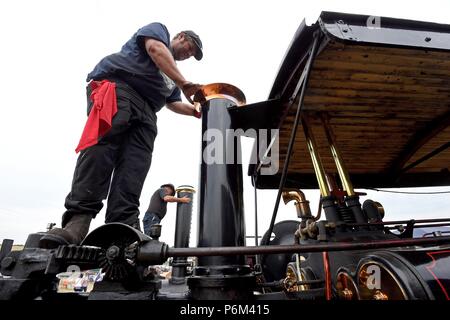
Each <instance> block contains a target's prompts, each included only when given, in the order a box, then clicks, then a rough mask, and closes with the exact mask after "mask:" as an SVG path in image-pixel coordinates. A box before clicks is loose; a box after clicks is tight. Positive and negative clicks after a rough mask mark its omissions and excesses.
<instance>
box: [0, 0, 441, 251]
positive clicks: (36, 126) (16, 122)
mask: <svg viewBox="0 0 450 320" xmlns="http://www.w3.org/2000/svg"><path fill="white" fill-rule="evenodd" d="M321 11H338V12H346V13H356V14H368V15H376V16H387V17H395V18H406V19H414V20H422V21H432V22H438V23H446V24H450V18H449V16H448V13H449V12H450V2H448V1H444V0H443V1H432V0H428V1H420V2H418V3H412V2H405V1H398V2H395V1H392V0H391V1H379V0H378V1H319V0H315V1H308V2H307V1H298V0H297V1H257V2H255V1H242V0H241V1H235V0H231V1H230V0H228V1H221V2H219V1H194V0H190V1H174V0H172V1H137V0H129V1H126V2H124V1H116V0H108V1H106V0H95V1H94V0H90V1H80V0H78V1H70V0H67V1H56V0H55V1H50V0H40V1H31V0H28V1H24V0H18V1H17V0H16V1H1V2H0V40H1V50H0V72H1V76H0V88H1V89H0V90H1V91H0V92H1V103H0V108H1V109H0V110H1V120H2V121H1V122H2V124H1V125H0V150H1V157H0V240H1V239H3V238H11V239H14V240H15V242H16V243H24V242H25V240H26V237H27V236H28V234H29V233H32V232H36V231H42V230H45V227H46V225H47V223H48V222H56V223H57V224H58V225H60V222H61V215H62V213H63V212H64V199H65V196H66V195H67V193H68V192H69V190H70V185H71V180H72V174H73V170H74V167H75V162H76V159H77V155H76V154H75V152H74V149H75V147H76V145H77V143H78V140H79V138H80V134H81V131H82V129H83V127H84V123H85V121H86V114H85V110H86V96H85V78H86V74H87V73H88V72H90V71H91V70H92V68H93V67H94V66H95V64H96V63H97V62H98V61H99V60H100V59H101V58H103V57H104V56H106V55H108V54H111V53H113V52H116V51H118V50H120V47H121V46H122V45H123V44H124V43H125V42H126V41H127V40H128V39H129V38H130V37H131V36H132V34H133V33H134V32H135V31H136V30H137V29H138V28H140V27H142V26H144V25H146V24H148V23H150V22H154V21H159V22H162V23H164V24H165V25H166V26H167V28H168V29H169V32H170V33H171V35H172V36H173V35H175V34H176V33H177V32H179V31H181V30H183V29H191V30H194V31H195V32H197V33H198V34H199V35H200V37H201V39H202V41H203V44H204V58H203V60H202V61H200V62H197V61H195V60H194V59H189V60H188V61H184V62H180V63H179V64H178V66H179V68H180V69H181V71H182V73H183V74H184V75H185V77H186V78H187V79H188V80H190V81H193V82H198V83H202V84H207V83H211V82H227V83H230V84H233V85H235V86H237V87H239V88H240V89H241V90H242V91H243V92H244V93H245V95H246V97H247V102H248V103H253V102H258V101H262V100H265V99H266V98H267V96H268V94H269V91H270V88H271V86H272V82H273V80H274V77H275V75H276V72H277V71H278V67H279V65H280V62H281V60H282V58H283V56H284V53H285V51H286V49H287V47H288V45H289V43H290V41H291V39H292V37H293V35H294V33H295V31H296V30H297V27H298V26H299V24H300V23H301V21H302V19H304V18H306V22H307V24H308V25H310V24H312V23H314V22H315V21H316V20H317V17H318V16H319V14H320V12H321ZM200 126H201V122H200V121H199V120H197V119H194V118H192V117H183V116H180V115H177V114H174V113H172V112H170V111H168V110H165V109H163V110H162V111H161V112H159V113H158V131H159V133H158V137H157V139H156V143H155V150H154V154H153V162H152V166H151V169H150V172H149V174H148V176H147V180H146V183H145V186H144V189H143V192H142V196H141V207H140V209H141V217H142V216H143V214H144V212H145V210H146V209H147V206H148V204H149V199H150V196H151V195H152V193H153V192H154V190H155V189H156V188H158V187H159V186H160V185H161V184H163V183H167V182H172V183H174V184H175V185H181V184H190V185H193V186H195V188H198V168H199V156H200ZM244 148H245V150H244V152H243V160H244V162H248V159H249V149H250V148H251V141H248V140H247V141H244ZM246 172H247V165H246V164H245V165H244V180H245V181H244V189H245V210H246V224H247V234H248V235H252V234H254V233H253V232H254V231H253V230H254V220H253V216H254V211H253V210H254V209H253V201H254V199H253V190H252V187H251V183H250V179H249V178H248V177H247V176H246ZM443 189H445V188H441V189H439V188H435V189H432V190H443ZM307 196H308V198H309V200H310V201H311V209H312V211H313V212H316V210H317V200H318V197H319V193H318V191H308V192H307ZM258 197H259V212H260V217H259V232H260V234H261V233H263V232H264V231H265V230H267V228H268V225H269V222H270V217H271V215H272V210H273V206H274V202H275V197H276V191H259V193H258ZM367 198H371V199H374V200H377V201H380V202H381V203H382V204H383V205H384V206H385V210H386V212H387V213H386V217H387V218H388V219H389V220H393V219H404V218H416V219H417V218H425V217H448V216H450V213H449V212H448V210H449V209H448V208H449V207H450V200H449V197H448V195H427V196H415V197H413V198H414V201H411V198H412V197H411V196H407V195H396V196H395V197H392V196H390V195H388V194H382V193H376V192H375V193H374V192H369V196H367V197H364V198H363V199H362V201H364V200H365V199H367ZM194 201H195V204H196V202H197V199H195V200H194ZM105 206H106V205H105ZM175 211H176V205H175V204H169V206H168V214H167V216H166V218H165V219H164V220H163V223H162V224H163V229H162V237H161V240H162V241H165V242H166V243H168V244H169V245H173V240H174V239H173V238H174V226H175ZM196 213H197V207H196V206H195V205H194V215H193V223H192V231H191V246H195V245H196V222H197V221H196ZM286 219H296V213H295V210H294V207H293V205H290V206H289V207H287V206H284V204H280V213H279V215H278V219H277V221H280V220H286ZM103 220H104V209H103V210H102V212H101V213H100V214H99V215H98V216H97V218H96V219H95V220H94V222H93V224H92V225H91V231H92V230H93V229H94V228H95V227H98V226H100V225H101V224H102V223H103ZM248 244H249V245H253V244H254V241H253V240H248Z"/></svg>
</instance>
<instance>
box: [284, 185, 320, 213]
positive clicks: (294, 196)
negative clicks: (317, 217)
mask: <svg viewBox="0 0 450 320" xmlns="http://www.w3.org/2000/svg"><path fill="white" fill-rule="evenodd" d="M282 197H283V201H284V204H288V203H289V202H291V201H292V200H294V201H295V208H296V209H297V216H298V217H299V218H313V216H312V215H311V209H310V207H309V201H308V200H306V197H305V194H304V193H303V192H302V191H301V190H299V189H287V190H286V191H283V193H282Z"/></svg>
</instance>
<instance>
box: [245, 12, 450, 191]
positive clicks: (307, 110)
mask: <svg viewBox="0 0 450 320" xmlns="http://www.w3.org/2000/svg"><path fill="white" fill-rule="evenodd" d="M368 19H370V17H368V16H357V15H347V14H339V13H329V12H325V13H322V15H321V17H320V19H319V21H318V22H317V23H316V24H315V25H313V26H311V27H307V26H305V25H304V24H302V25H301V26H300V28H299V30H298V31H297V33H296V35H295V37H294V39H293V41H292V43H291V45H290V48H289V49H288V51H287V53H286V56H285V58H284V60H283V63H282V64H281V68H280V71H279V73H278V76H277V78H276V80H275V83H274V85H273V88H272V91H271V93H270V96H269V100H268V101H267V102H266V103H260V104H259V105H262V106H259V107H258V105H257V104H255V105H249V106H247V107H248V110H251V111H252V113H253V117H252V119H253V120H252V121H254V123H253V125H252V127H255V128H256V127H259V128H263V127H264V128H279V129H280V131H279V155H280V156H279V168H280V169H279V172H278V174H276V175H272V176H264V175H260V174H259V173H258V177H257V186H258V187H259V188H278V184H279V179H280V174H281V170H282V168H283V165H284V163H285V159H286V152H287V149H288V144H289V139H290V136H291V132H292V129H293V125H294V119H295V115H296V112H297V108H298V107H299V105H300V104H299V98H300V92H298V93H297V94H296V88H298V84H299V80H300V78H301V76H302V74H303V76H305V74H304V73H305V72H304V71H305V66H306V64H307V60H308V55H309V54H310V52H311V51H310V48H311V43H312V41H313V39H314V37H319V39H320V40H319V50H318V51H317V54H316V55H315V56H314V57H313V61H312V66H311V72H310V74H309V79H308V82H307V87H306V91H305V93H304V101H303V105H302V109H301V110H302V112H301V115H302V117H303V118H304V119H306V122H307V123H308V125H309V126H310V128H311V130H312V132H313V134H314V136H315V140H316V142H317V146H318V150H319V154H320V157H321V160H322V162H323V165H324V168H325V171H326V172H327V173H329V174H336V173H337V170H336V166H335V164H334V161H333V158H332V155H331V152H330V149H329V144H328V141H327V138H326V135H325V128H324V122H327V123H328V124H329V128H330V129H331V131H332V132H333V133H334V136H335V140H336V145H337V147H338V148H339V150H340V153H341V155H342V157H343V159H344V162H345V165H346V167H347V170H348V171H349V174H350V178H351V180H352V182H353V184H354V186H355V187H359V188H362V187H414V186H417V187H418V186H438V185H450V174H449V168H450V148H449V146H450V126H449V124H450V26H447V25H438V24H433V23H423V22H416V21H407V20H398V19H390V18H381V19H380V18H379V19H380V20H378V21H380V22H381V26H380V25H378V26H377V28H368V27H367V21H369V20H368ZM240 112H241V114H244V113H245V110H241V111H240ZM244 118H245V116H244ZM255 119H259V120H255ZM255 121H256V122H255ZM300 125H301V124H300ZM256 167H257V166H255V165H251V166H250V168H249V174H254V172H255V168H256ZM286 186H291V187H299V188H317V181H316V177H315V174H314V169H313V166H312V163H311V158H310V155H309V153H308V150H307V147H306V143H305V136H304V134H303V130H301V129H300V128H299V130H297V134H296V137H295V143H294V147H293V153H292V157H291V159H290V163H289V167H288V175H287V182H286Z"/></svg>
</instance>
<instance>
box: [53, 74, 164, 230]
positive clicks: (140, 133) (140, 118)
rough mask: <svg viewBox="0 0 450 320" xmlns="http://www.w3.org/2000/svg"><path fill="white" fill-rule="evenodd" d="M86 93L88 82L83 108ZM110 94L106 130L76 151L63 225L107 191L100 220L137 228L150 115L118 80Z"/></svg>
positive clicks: (92, 210) (152, 132) (151, 136)
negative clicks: (112, 109) (112, 103)
mask: <svg viewBox="0 0 450 320" xmlns="http://www.w3.org/2000/svg"><path fill="white" fill-rule="evenodd" d="M90 93H91V89H90V86H89V85H88V87H87V97H88V114H89V112H90V109H91V108H92V101H91V99H90ZM116 96H117V109H118V110H117V113H116V115H115V116H114V118H113V121H112V128H111V130H110V131H109V132H108V133H107V134H106V135H105V136H104V137H102V138H100V139H99V142H98V143H97V144H96V145H93V146H91V147H89V148H87V149H84V150H82V151H81V152H80V155H79V157H78V160H77V164H76V167H75V172H74V175H73V181H72V190H71V191H70V193H69V194H68V195H67V197H66V201H65V207H66V209H67V211H66V212H65V213H64V215H63V219H62V226H63V227H64V226H65V225H66V224H67V222H68V221H69V220H70V218H71V217H72V215H74V214H90V215H92V216H93V217H95V216H96V215H97V213H98V212H99V211H100V210H101V209H102V207H103V200H104V199H106V198H107V197H108V204H107V210H106V217H105V222H106V223H110V222H122V223H125V224H128V225H130V226H134V227H137V228H139V219H138V216H139V197H140V196H141V191H142V187H143V185H144V181H145V178H146V176H147V173H148V170H149V169H150V164H151V160H152V152H153V143H154V141H155V138H156V135H157V128H156V115H155V113H154V112H153V109H152V107H151V106H150V105H149V104H148V103H147V102H146V101H145V100H144V99H143V98H142V97H141V96H140V95H139V94H138V93H137V92H136V91H135V90H133V89H132V88H131V87H129V86H128V85H126V84H124V83H121V82H116ZM108 191H109V195H108ZM139 229H140V228H139Z"/></svg>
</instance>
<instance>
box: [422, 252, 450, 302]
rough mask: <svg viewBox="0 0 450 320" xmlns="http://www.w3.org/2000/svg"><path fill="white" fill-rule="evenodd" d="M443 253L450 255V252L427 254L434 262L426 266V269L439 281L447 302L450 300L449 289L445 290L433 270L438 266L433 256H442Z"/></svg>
mask: <svg viewBox="0 0 450 320" xmlns="http://www.w3.org/2000/svg"><path fill="white" fill-rule="evenodd" d="M442 253H450V250H445V251H433V252H427V255H428V256H430V258H431V259H432V260H433V262H431V265H429V266H426V267H425V268H427V270H428V271H429V272H430V273H431V275H432V276H433V278H434V279H435V280H436V281H437V283H438V285H439V286H440V287H441V290H442V292H444V295H445V298H446V299H447V300H450V296H449V295H448V292H447V289H445V287H444V285H443V284H442V282H441V280H440V279H439V278H438V277H437V276H436V275H435V274H434V272H433V270H432V269H433V268H434V267H435V266H436V259H435V258H434V257H433V254H442Z"/></svg>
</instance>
